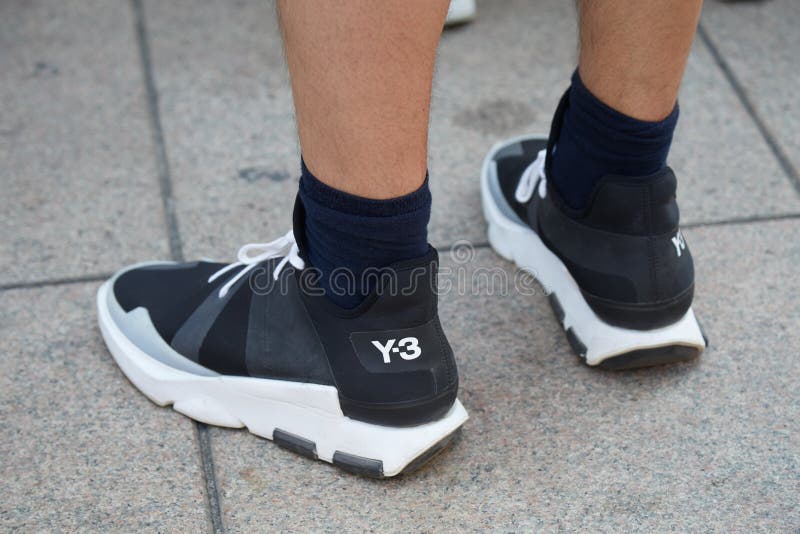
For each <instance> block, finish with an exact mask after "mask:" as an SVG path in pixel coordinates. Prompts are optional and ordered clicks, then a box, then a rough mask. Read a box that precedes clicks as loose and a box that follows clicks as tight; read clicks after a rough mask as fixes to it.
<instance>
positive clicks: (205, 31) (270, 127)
mask: <svg viewBox="0 0 800 534" xmlns="http://www.w3.org/2000/svg"><path fill="white" fill-rule="evenodd" d="M145 13H146V17H147V24H148V29H149V35H150V41H151V47H152V58H153V66H154V72H155V78H156V85H157V88H158V91H159V104H160V110H161V118H162V124H163V128H164V135H165V139H166V146H167V151H168V155H169V159H170V164H171V169H172V177H173V183H174V192H175V196H176V198H177V206H176V209H177V213H178V224H179V227H180V230H181V236H182V238H183V243H184V251H185V255H186V257H188V258H191V257H200V256H203V257H211V258H222V259H224V258H233V257H234V256H235V254H236V251H237V250H238V248H239V246H240V245H242V244H244V243H250V242H263V241H269V240H272V239H276V238H277V237H279V236H281V235H283V234H284V233H285V232H286V231H287V230H288V229H289V228H290V227H291V224H292V223H291V214H292V206H293V203H294V195H295V193H296V191H297V179H298V178H299V176H300V156H299V149H298V142H297V132H296V129H295V124H294V111H293V109H294V108H293V105H292V95H291V89H290V86H289V78H288V73H287V71H286V66H285V62H284V58H283V45H282V44H281V39H280V32H279V29H278V25H277V19H276V15H275V7H274V4H273V3H272V2H261V1H256V0H246V1H236V2H215V1H210V0H201V1H195V0H178V1H175V2H156V1H146V2H145Z"/></svg>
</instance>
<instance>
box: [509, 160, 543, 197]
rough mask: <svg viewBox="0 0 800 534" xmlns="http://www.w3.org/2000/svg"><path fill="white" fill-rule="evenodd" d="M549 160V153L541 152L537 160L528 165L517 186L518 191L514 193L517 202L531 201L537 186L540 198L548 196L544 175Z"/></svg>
mask: <svg viewBox="0 0 800 534" xmlns="http://www.w3.org/2000/svg"><path fill="white" fill-rule="evenodd" d="M546 159H547V151H546V150H540V151H539V154H538V155H537V156H536V159H535V160H534V161H533V163H531V164H530V165H528V168H526V169H525V171H524V172H523V173H522V176H521V177H520V179H519V183H518V184H517V189H516V190H515V191H514V198H515V199H516V201H517V202H520V203H524V202H527V201H529V200H530V199H531V197H532V196H533V191H534V190H535V189H536V184H537V183H538V184H539V196H540V197H542V198H544V197H545V195H546V194H547V181H546V180H547V179H546V178H545V175H544V164H545V160H546Z"/></svg>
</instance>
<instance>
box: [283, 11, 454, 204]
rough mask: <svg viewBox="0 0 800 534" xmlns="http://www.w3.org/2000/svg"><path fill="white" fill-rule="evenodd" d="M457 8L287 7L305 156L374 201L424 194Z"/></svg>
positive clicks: (320, 174) (326, 175)
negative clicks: (445, 30)
mask: <svg viewBox="0 0 800 534" xmlns="http://www.w3.org/2000/svg"><path fill="white" fill-rule="evenodd" d="M448 3H449V2H448V0H384V1H381V2H372V1H369V0H347V1H344V2H342V1H335V0H279V2H278V8H279V16H280V21H281V27H282V29H283V34H284V43H285V47H286V58H287V61H288V64H289V72H290V74H291V79H292V90H293V93H294V103H295V109H296V113H297V125H298V130H299V134H300V145H301V148H302V152H303V158H304V160H305V162H306V165H307V166H308V168H309V170H310V171H311V172H312V173H313V174H314V175H315V176H316V177H317V178H319V179H320V180H321V181H323V182H325V183H326V184H327V185H330V186H331V187H334V188H336V189H339V190H342V191H346V192H348V193H351V194H354V195H358V196H361V197H367V198H373V199H385V198H393V197H398V196H401V195H404V194H406V193H409V192H411V191H413V190H415V189H417V188H419V187H420V185H421V184H422V182H423V180H424V179H425V173H426V169H427V155H428V120H429V113H430V97H431V83H432V79H433V66H434V60H435V57H436V48H437V45H438V42H439V36H440V35H441V31H442V26H443V24H444V19H445V15H446V14H447V8H448Z"/></svg>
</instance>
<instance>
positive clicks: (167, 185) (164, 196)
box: [131, 0, 184, 261]
mask: <svg viewBox="0 0 800 534" xmlns="http://www.w3.org/2000/svg"><path fill="white" fill-rule="evenodd" d="M131 7H132V9H133V13H134V17H135V20H136V28H135V29H136V41H137V43H138V46H139V56H140V58H141V62H142V73H143V75H144V85H145V92H146V98H147V108H148V116H149V119H150V132H151V135H152V137H153V145H154V148H155V156H156V166H157V169H158V185H159V187H160V189H161V200H162V202H163V204H164V218H165V221H166V226H167V238H168V240H169V251H170V255H171V256H172V259H173V260H175V261H184V260H183V245H182V242H181V237H180V231H179V229H178V217H177V215H176V213H175V198H174V196H173V191H172V189H173V188H172V173H171V172H170V165H169V157H168V156H167V148H166V143H165V142H164V130H163V128H162V126H161V113H160V112H159V109H158V89H157V88H156V82H155V76H154V75H153V64H152V60H151V55H150V44H149V41H148V38H147V23H146V21H145V15H144V6H143V5H142V0H131Z"/></svg>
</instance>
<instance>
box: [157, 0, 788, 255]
mask: <svg viewBox="0 0 800 534" xmlns="http://www.w3.org/2000/svg"><path fill="white" fill-rule="evenodd" d="M146 13H147V21H148V27H149V29H150V38H151V42H152V49H153V63H154V70H155V77H156V82H157V86H158V90H159V94H160V103H161V113H162V118H163V124H164V130H165V136H166V143H167V150H168V153H169V157H170V162H171V164H172V174H173V180H174V182H175V194H176V197H177V199H178V203H177V211H178V218H179V224H180V227H181V231H182V235H183V238H184V242H185V245H186V255H187V257H195V256H208V257H215V258H226V257H233V254H234V253H235V251H236V249H237V248H238V246H239V245H240V244H242V243H246V242H250V241H257V242H258V241H264V240H266V239H271V238H272V237H274V236H277V235H280V234H281V233H282V231H283V230H284V229H285V228H288V226H289V225H290V215H291V209H292V202H293V198H294V194H295V191H296V187H297V177H298V175H299V172H298V158H299V151H298V146H297V141H296V131H295V126H294V122H293V117H292V103H291V93H290V88H289V81H288V76H287V73H286V68H285V65H284V61H283V57H282V48H281V47H282V45H281V42H280V35H279V30H278V27H277V23H276V19H275V15H274V6H273V5H272V4H271V3H264V2H258V1H256V0H240V1H238V2H224V3H221V2H211V1H209V0H206V1H203V2H194V1H190V0H181V1H177V2H153V1H150V2H147V3H146ZM576 42H577V37H576V24H575V9H574V5H573V4H572V3H569V2H562V1H560V0H541V1H537V2H523V1H516V2H484V3H482V4H479V16H478V19H477V20H476V22H475V23H474V24H470V25H467V26H464V27H462V28H458V29H455V30H448V31H446V32H445V33H444V35H443V38H442V43H441V49H440V54H439V62H438V67H437V75H436V79H435V82H434V101H433V114H432V119H431V135H430V140H431V141H430V143H431V150H430V167H431V175H432V176H433V180H432V182H431V184H432V185H431V187H432V189H433V195H434V206H433V214H432V222H431V226H430V238H431V241H432V242H433V243H434V244H437V245H440V246H446V245H449V244H452V243H453V242H455V241H457V240H462V239H466V240H469V241H472V242H483V241H485V239H486V237H485V225H484V223H483V218H482V215H481V210H480V197H479V194H478V174H479V171H480V165H481V161H482V159H483V157H484V155H485V153H486V151H487V150H488V148H489V147H490V146H491V145H492V144H494V143H495V142H496V141H498V140H499V139H501V138H504V137H508V136H512V135H517V134H521V133H526V132H547V130H548V129H549V123H550V119H551V114H552V111H553V109H554V107H555V105H556V103H557V101H558V98H559V97H560V96H561V93H562V91H563V90H564V89H565V88H566V86H567V82H568V79H569V76H570V74H571V72H572V68H573V65H574V64H575V60H576ZM681 105H682V119H681V122H680V126H679V129H678V132H677V134H676V140H675V147H674V151H673V155H672V164H673V166H674V167H675V168H676V170H677V172H678V173H679V176H680V181H681V182H680V183H681V186H680V192H679V194H680V198H681V209H682V213H683V221H684V222H685V223H687V224H690V223H701V222H708V221H717V220H723V219H730V218H736V217H752V216H768V215H773V214H786V213H794V212H800V199H798V197H797V195H795V194H794V191H793V190H792V187H791V185H790V184H788V183H787V181H786V179H785V177H784V176H783V173H782V171H781V169H780V167H779V165H778V163H777V161H776V160H775V159H774V158H773V156H772V154H771V152H770V151H769V149H768V147H767V145H766V144H765V143H764V141H763V140H762V138H761V137H760V135H759V134H758V132H757V130H756V127H755V126H754V124H753V123H752V121H751V119H750V117H749V116H748V115H747V113H746V112H745V110H744V109H743V108H742V106H741V104H740V103H739V101H738V100H737V98H736V96H735V94H734V93H733V92H732V90H731V88H730V86H729V84H728V82H727V81H726V80H725V78H724V76H723V75H722V73H721V71H720V70H719V68H718V67H717V65H716V64H715V63H714V61H713V59H712V57H711V56H710V54H709V52H708V50H706V49H705V48H704V46H703V45H702V43H699V44H697V45H696V46H695V48H694V51H693V53H692V56H691V58H690V62H689V67H688V70H687V74H686V82H685V85H684V87H683V92H682V96H681ZM754 176H755V177H757V179H754V178H753V177H754Z"/></svg>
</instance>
